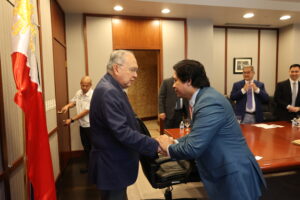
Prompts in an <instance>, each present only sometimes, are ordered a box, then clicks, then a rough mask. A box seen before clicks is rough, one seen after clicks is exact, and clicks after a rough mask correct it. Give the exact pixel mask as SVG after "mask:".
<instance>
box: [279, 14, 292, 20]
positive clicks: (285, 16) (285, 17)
mask: <svg viewBox="0 0 300 200" xmlns="http://www.w3.org/2000/svg"><path fill="white" fill-rule="evenodd" d="M288 19H291V16H290V15H283V16H281V17H280V20H288Z"/></svg>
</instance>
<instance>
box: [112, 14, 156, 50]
mask: <svg viewBox="0 0 300 200" xmlns="http://www.w3.org/2000/svg"><path fill="white" fill-rule="evenodd" d="M112 27H113V48H114V49H160V47H161V38H160V26H159V21H158V20H149V19H112Z"/></svg>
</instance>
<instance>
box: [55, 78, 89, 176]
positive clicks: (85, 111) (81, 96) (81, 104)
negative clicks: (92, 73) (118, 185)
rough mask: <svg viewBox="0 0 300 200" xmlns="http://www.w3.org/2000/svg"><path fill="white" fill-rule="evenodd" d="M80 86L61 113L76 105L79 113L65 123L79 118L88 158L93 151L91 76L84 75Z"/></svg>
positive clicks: (85, 170)
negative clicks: (91, 133) (90, 113)
mask: <svg viewBox="0 0 300 200" xmlns="http://www.w3.org/2000/svg"><path fill="white" fill-rule="evenodd" d="M80 87H81V89H80V90H78V91H77V92H76V94H75V96H74V97H73V98H72V99H71V101H70V103H68V104H67V105H65V106H64V107H63V108H62V109H61V111H60V113H66V112H67V111H68V110H69V109H70V108H73V107H74V106H76V110H77V114H76V115H75V116H73V117H71V118H70V119H66V120H65V121H64V122H65V125H67V126H69V125H70V124H71V123H73V122H75V121H76V120H78V122H79V131H80V138H81V143H82V146H83V149H84V152H85V154H86V156H87V160H88V158H89V154H90V151H91V142H90V119H89V111H90V102H91V99H92V95H93V89H92V88H91V87H92V80H91V78H90V77H89V76H84V77H82V79H81V81H80ZM80 172H81V173H86V172H87V169H81V170H80Z"/></svg>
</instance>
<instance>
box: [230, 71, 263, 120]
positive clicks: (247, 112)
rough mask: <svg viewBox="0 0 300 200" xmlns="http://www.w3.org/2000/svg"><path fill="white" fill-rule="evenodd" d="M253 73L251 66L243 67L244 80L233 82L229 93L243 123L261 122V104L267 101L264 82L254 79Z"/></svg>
mask: <svg viewBox="0 0 300 200" xmlns="http://www.w3.org/2000/svg"><path fill="white" fill-rule="evenodd" d="M254 75H255V72H254V67H253V66H245V67H243V77H244V80H241V81H238V82H236V83H234V84H233V87H232V91H231V94H230V99H231V100H232V101H236V104H235V114H236V116H237V117H240V118H241V120H242V121H241V122H242V123H243V124H253V123H259V122H262V121H263V119H264V118H263V110H262V104H264V103H268V101H269V95H268V93H267V92H266V90H265V85H264V83H262V82H259V81H257V80H254V79H253V77H254Z"/></svg>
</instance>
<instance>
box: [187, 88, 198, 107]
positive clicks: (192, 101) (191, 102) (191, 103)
mask: <svg viewBox="0 0 300 200" xmlns="http://www.w3.org/2000/svg"><path fill="white" fill-rule="evenodd" d="M199 91H200V89H197V90H196V92H194V94H193V96H192V98H191V99H190V101H189V104H190V106H191V107H194V105H195V101H196V97H197V94H198V93H199Z"/></svg>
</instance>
